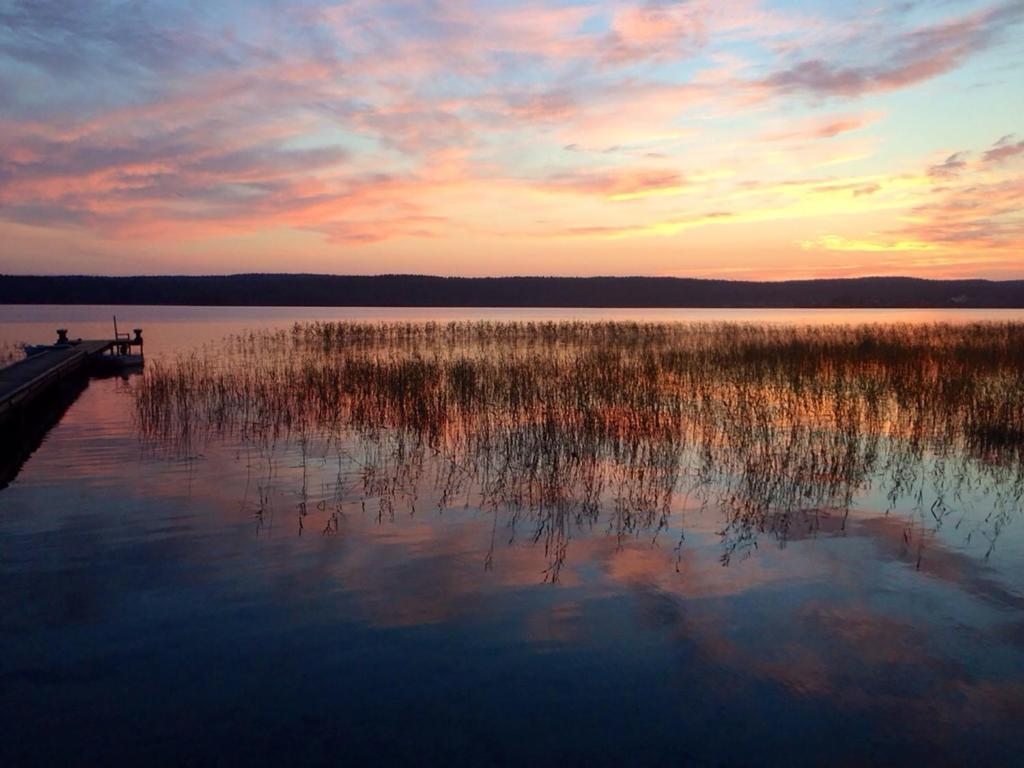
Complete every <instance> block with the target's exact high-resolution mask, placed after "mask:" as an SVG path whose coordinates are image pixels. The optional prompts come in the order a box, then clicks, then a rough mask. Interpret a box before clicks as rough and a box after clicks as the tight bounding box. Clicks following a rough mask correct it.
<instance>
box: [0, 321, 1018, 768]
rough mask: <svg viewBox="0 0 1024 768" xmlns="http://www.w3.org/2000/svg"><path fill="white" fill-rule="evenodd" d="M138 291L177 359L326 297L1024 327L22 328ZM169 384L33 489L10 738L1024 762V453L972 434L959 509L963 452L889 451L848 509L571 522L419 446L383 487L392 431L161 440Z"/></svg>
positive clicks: (348, 754)
mask: <svg viewBox="0 0 1024 768" xmlns="http://www.w3.org/2000/svg"><path fill="white" fill-rule="evenodd" d="M113 314H117V316H118V321H119V324H120V325H121V326H122V328H124V329H128V328H131V327H142V328H143V329H144V335H145V339H146V354H147V366H154V365H157V364H166V365H172V364H173V362H174V360H176V359H177V358H178V357H179V356H181V355H183V354H187V353H190V352H193V351H196V350H200V349H202V348H204V347H208V346H209V345H213V344H216V343H218V342H219V341H220V340H221V339H223V338H224V337H225V336H226V335H228V334H234V333H241V332H242V331H245V330H252V329H284V330H287V329H290V328H291V327H292V325H293V324H294V323H295V322H305V321H308V320H345V319H348V320H370V321H376V320H393V319H394V320H397V319H401V320H413V321H419V320H477V319H492V320H561V319H583V320H606V319H616V320H619V319H625V320H651V321H659V322H661V321H668V322H672V321H700V322H709V321H715V320H729V321H739V322H754V323H760V322H771V323H779V324H798V325H802V324H815V323H817V324H822V323H824V324H832V323H865V322H866V323H872V322H885V323H890V322H907V323H928V322H935V321H943V322H954V323H959V322H972V321H977V320H1000V321H1011V320H1013V321H1024V311H972V310H957V311H938V310H934V311H933V310H929V311H922V310H898V311H897V310H892V311H890V310H887V311H872V310H863V311H851V310H842V311H839V310H837V311H812V310H808V311H796V310H794V311H790V310H768V311H764V310H757V311H754V310H750V311H747V310H732V311H730V310H614V311H607V310H592V309H586V310H561V309H559V310H542V309H541V310H522V309H515V310H501V309H497V310H496V309H453V310H437V309H395V310H386V309H343V308H331V309H315V308H187V307H115V308H111V307H19V306H14V307H11V306H8V307H0V344H5V343H6V344H7V345H8V347H9V345H12V344H14V343H15V342H45V341H50V340H51V338H52V336H53V331H54V329H55V328H56V327H67V328H69V329H70V332H71V333H70V335H71V336H72V337H79V336H81V337H83V338H94V337H105V336H108V335H109V334H110V316H111V315H113ZM140 381H141V379H140V378H139V377H128V378H120V377H113V378H103V379H93V380H91V381H90V382H89V383H88V386H86V388H85V389H84V390H83V391H82V392H81V393H80V394H79V395H78V396H77V398H76V399H75V400H74V402H73V403H71V405H70V406H69V407H68V408H67V410H66V411H65V412H63V414H62V415H60V418H59V420H58V421H57V423H56V425H55V426H54V427H53V428H52V429H51V430H50V431H49V432H48V433H47V434H46V436H45V439H43V441H42V443H41V444H40V445H39V447H38V448H37V449H36V450H35V451H34V453H33V454H32V455H31V457H30V458H28V460H27V461H26V462H25V463H24V465H23V466H22V467H21V468H20V471H19V472H18V474H17V476H16V477H15V478H14V479H13V481H12V482H11V483H10V484H9V485H8V486H7V487H6V488H3V489H2V490H0V646H2V647H0V682H2V684H0V705H2V716H3V724H4V729H3V733H4V736H3V738H2V739H0V764H3V765H54V764H82V765H103V764H112V763H113V764H116V763H140V764H189V763H192V764H220V763H222V764H232V765H233V764H256V765H263V764H267V765H270V764H280V763H295V764H300V763H308V764H367V763H373V764H388V763H395V762H403V763H412V764H437V765H505V764H517V765H518V764H536V765H553V764H559V765H623V764H636V765H689V764H694V765H755V764H766V763H769V764H774V763H779V764H787V765H794V764H808V765H815V764H830V765H831V764H837V763H839V764H867V763H871V764H878V763H887V764H893V763H911V762H915V763H926V764H929V765H942V764H949V765H958V764H988V765H1010V764H1015V763H1018V762H1019V760H1020V755H1021V754H1022V752H1021V750H1022V749H1024V731H1022V729H1021V728H1020V722H1021V717H1022V716H1024V518H1022V516H1021V515H1020V514H1019V513H1020V496H1019V494H1020V469H1019V467H1014V466H1011V467H1010V468H1009V469H1006V468H1005V467H1004V468H1002V469H999V468H996V469H995V470H990V468H986V466H985V462H986V459H985V457H982V458H980V459H977V460H974V459H972V461H974V464H972V465H971V468H970V469H969V471H968V473H969V475H970V477H969V479H968V481H966V482H964V483H961V484H959V485H957V487H956V490H955V492H951V493H949V494H948V497H946V498H945V499H944V500H942V501H941V504H942V506H940V507H936V498H937V496H936V494H937V493H940V494H941V490H940V491H938V492H937V491H936V487H939V486H942V485H943V484H944V483H946V482H947V478H946V476H945V475H944V474H943V473H945V472H946V471H947V470H946V466H947V458H946V457H942V456H936V455H934V454H933V453H932V452H928V451H926V452H925V453H924V454H923V455H922V456H920V457H918V459H917V463H916V464H915V465H914V466H913V467H911V466H910V464H905V465H900V467H898V468H896V469H894V468H893V464H892V463H891V462H890V463H886V462H884V461H883V462H876V463H873V464H871V467H873V468H874V471H875V472H876V473H877V479H875V480H872V479H871V478H868V479H867V480H865V481H864V482H858V483H857V484H856V485H855V487H854V488H853V495H852V498H851V499H850V503H849V505H848V506H845V507H844V508H842V509H840V508H839V507H837V506H835V505H834V504H833V505H828V506H823V505H815V507H814V509H813V510H810V514H808V511H807V510H804V514H803V515H802V517H801V518H800V525H799V526H797V527H794V528H792V529H787V531H786V533H785V535H784V536H780V535H779V532H778V530H777V528H771V526H768V528H765V526H764V521H763V520H761V521H759V524H758V525H759V526H760V527H758V528H757V530H755V531H754V534H756V535H754V536H752V537H748V538H744V536H747V534H749V533H750V531H746V530H744V532H743V536H740V537H739V538H740V539H741V541H739V544H740V546H733V544H735V543H736V541H735V537H736V536H737V529H736V528H735V527H730V526H731V523H729V522H728V521H727V520H726V519H725V517H724V516H723V507H722V501H721V498H720V497H717V496H713V497H710V498H712V502H711V503H700V501H699V500H698V499H696V498H695V497H690V496H687V495H686V494H684V493H679V494H678V497H677V498H676V499H675V500H674V501H673V505H672V509H671V514H670V515H669V517H668V519H667V521H666V522H665V524H664V525H656V526H648V525H640V526H636V527H632V526H622V525H618V524H617V523H616V521H617V520H619V518H609V517H606V516H603V515H602V516H599V517H597V518H596V519H588V520H586V521H583V522H580V521H578V520H577V521H576V522H575V523H570V524H568V527H566V528H564V529H559V533H558V536H559V537H561V538H558V537H556V538H552V534H551V531H550V529H541V530H539V531H538V529H537V527H536V525H534V524H532V523H533V522H534V521H533V519H532V518H530V520H528V521H526V522H521V523H519V524H518V525H516V524H512V523H510V521H509V519H507V517H506V516H505V515H504V514H503V513H502V512H501V511H499V510H496V509H490V508H488V507H486V506H485V505H482V504H481V503H480V502H479V499H478V498H477V496H475V495H474V493H473V492H471V490H470V489H460V490H459V491H458V492H456V493H447V492H445V491H444V490H439V488H438V484H437V483H435V482H431V483H424V484H423V487H422V488H417V489H416V490H410V488H408V487H407V486H402V482H405V481H404V480H402V479H401V478H399V477H398V475H399V470H398V469H394V471H395V473H396V474H395V477H394V478H389V477H383V478H382V477H380V476H375V477H374V478H371V480H372V483H375V484H376V485H374V487H375V488H378V490H377V491H375V492H373V493H368V492H367V490H366V489H367V488H368V487H369V485H370V484H372V483H371V481H368V480H367V476H366V472H365V471H364V472H363V473H362V474H361V475H360V474H359V473H358V472H356V470H355V469H354V467H355V466H356V464H357V463H359V462H362V463H361V464H360V466H362V467H363V468H364V469H365V468H366V467H367V466H369V465H370V459H369V458H367V457H368V454H367V453H365V452H366V451H370V450H372V446H371V447H370V448H367V447H366V446H363V447H362V448H361V449H360V450H363V451H364V453H362V454H359V455H358V456H355V457H352V458H351V461H349V459H348V458H346V463H345V464H344V466H342V462H341V458H339V457H340V456H341V455H342V453H341V452H340V449H332V448H330V447H327V448H324V446H323V445H322V442H317V440H309V441H307V440H306V438H305V437H303V438H302V439H301V440H299V439H295V438H294V437H291V438H289V437H284V438H282V439H280V440H279V441H276V442H272V444H270V443H263V444H261V446H259V447H254V445H253V444H252V442H251V441H245V440H240V439H238V438H237V436H232V435H230V434H225V435H216V434H215V435H207V436H206V437H205V439H203V440H202V441H195V442H193V441H191V440H190V441H189V442H188V444H187V445H185V446H184V447H183V446H182V445H181V444H177V445H172V444H169V443H168V442H167V441H166V440H164V441H160V440H153V439H151V438H152V435H151V434H148V433H145V431H144V430H142V429H141V428H140V424H139V423H138V419H137V417H136V412H135V409H134V402H135V401H134V396H135V392H136V390H137V388H138V387H139V385H140ZM1022 397H1024V393H1022ZM332 451H334V452H332ZM346 455H347V454H346ZM687 456H689V454H687ZM336 458H337V462H336V461H335V459H336ZM690 458H692V459H693V461H696V460H697V457H696V456H693V457H690ZM953 459H955V457H949V458H948V463H950V464H952V463H954V461H953ZM687 460H689V459H687ZM424 461H426V463H427V464H428V465H429V467H433V464H432V463H431V462H436V461H437V458H436V455H434V456H433V457H432V455H431V453H430V452H429V451H428V452H426V459H425V460H424ZM684 463H685V462H684ZM434 470H436V467H434ZM434 470H431V471H434ZM374 471H375V472H378V473H379V468H378V467H377V466H376V465H375V466H374ZM897 471H898V472H911V473H912V475H909V476H907V477H906V478H905V482H903V483H902V485H901V484H900V483H897V485H896V486H895V487H896V488H897V490H896V491H893V488H894V485H893V484H892V482H890V481H891V479H892V477H891V476H892V475H893V474H894V472H897ZM427 474H429V472H427V471H426V470H424V476H426V475H427ZM684 474H685V473H684ZM883 476H884V479H883ZM396 478H397V479H396ZM716 482H718V483H724V484H725V485H728V484H729V482H730V480H729V479H728V478H724V477H723V478H716ZM388 483H391V490H390V496H387V499H389V500H388V503H387V504H386V505H385V503H384V499H385V497H386V494H384V493H383V492H381V491H380V490H379V488H380V487H381V485H382V484H383V485H384V486H387V485H388ZM397 486H401V487H400V488H399V490H398V492H395V487H397ZM705 501H707V499H705ZM526 506H527V507H528V506H529V505H526ZM937 509H938V510H939V512H936V510H937ZM731 537H733V538H731ZM555 563H556V564H557V567H556V568H555V569H554V570H553V564H555Z"/></svg>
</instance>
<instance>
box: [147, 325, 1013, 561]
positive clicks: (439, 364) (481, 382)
mask: <svg viewBox="0 0 1024 768" xmlns="http://www.w3.org/2000/svg"><path fill="white" fill-rule="evenodd" d="M133 394H134V402H135V412H136V417H137V421H138V426H139V429H140V432H141V434H142V436H143V438H144V440H145V441H146V442H147V444H148V445H149V446H150V447H151V448H152V449H154V450H165V451H168V452H170V453H171V454H173V455H176V456H195V455H197V454H198V453H200V452H201V450H202V446H203V445H204V444H205V443H207V442H208V441H211V440H219V441H223V440H226V439H230V440H233V441H239V442H240V443H241V444H243V445H244V446H245V447H246V450H247V451H252V452H254V453H255V455H256V457H257V460H256V461H254V462H253V466H254V467H256V468H257V474H259V475H260V478H259V479H258V480H257V481H256V486H257V492H256V495H257V496H258V497H259V502H258V503H257V505H256V515H257V517H258V518H259V519H262V516H263V515H264V514H265V508H266V504H267V498H268V497H267V495H266V488H267V487H268V485H269V484H270V483H271V482H272V481H273V480H274V475H275V472H276V471H277V469H276V467H277V462H276V461H275V457H277V458H280V457H282V456H286V455H287V456H290V457H294V458H296V459H297V461H298V463H299V471H298V472H296V473H295V474H296V477H295V479H294V482H296V483H300V484H301V489H300V491H299V493H298V499H299V501H298V503H297V508H296V510H295V512H296V516H297V520H298V526H299V531H300V532H302V531H305V530H307V529H308V526H307V518H308V517H309V516H310V515H311V514H314V513H315V514H316V515H317V517H318V521H317V525H318V527H319V529H320V530H322V532H323V533H325V534H329V533H332V532H337V531H338V524H339V519H340V517H341V516H343V515H344V513H345V505H346V504H349V505H357V506H358V507H359V508H360V509H367V505H368V504H369V505H370V507H371V508H372V511H374V512H375V513H376V514H377V515H378V516H379V517H380V519H381V520H384V519H388V518H391V517H393V516H394V515H395V514H397V513H398V512H399V511H405V512H408V513H410V514H415V513H416V512H417V511H418V510H422V509H426V508H431V507H434V508H438V509H451V508H457V507H460V506H464V507H471V508H473V509H478V510H482V511H484V512H486V513H489V514H491V515H493V536H492V545H491V550H490V552H489V553H488V554H487V555H486V557H485V564H488V565H489V564H490V563H491V562H492V559H493V548H494V546H495V544H496V543H498V542H500V541H502V540H506V541H515V540H516V538H517V537H528V538H530V539H531V540H532V541H534V542H536V543H537V544H539V545H542V546H543V549H544V552H545V555H546V558H547V563H548V566H547V569H546V570H545V578H547V579H550V580H557V579H558V578H559V574H560V572H561V570H562V567H563V565H564V564H565V561H566V558H567V556H568V552H569V544H570V542H571V540H572V539H573V537H574V536H575V535H577V534H579V533H580V532H582V531H585V530H590V529H594V528H598V529H601V530H605V531H607V532H608V533H611V534H614V535H615V536H618V537H622V538H625V537H633V536H638V535H641V534H644V533H647V534H650V535H652V536H658V535H661V534H662V532H665V531H669V530H670V529H671V530H672V532H673V533H672V535H673V536H678V537H679V538H678V546H679V547H682V546H684V543H685V530H686V527H685V522H686V521H685V514H686V513H685V510H687V509H693V508H694V507H699V508H702V509H705V510H708V509H710V510H713V511H715V512H717V513H718V514H720V515H721V520H722V525H721V529H720V536H721V540H722V555H721V559H722V562H723V563H726V564H727V563H729V562H730V561H731V560H732V559H733V558H735V557H737V556H740V557H742V556H746V555H748V554H749V553H750V552H751V551H752V550H753V549H754V548H756V546H757V543H758V540H759V539H760V538H761V537H763V536H769V537H770V538H772V539H774V540H776V541H778V542H779V543H781V544H785V542H786V541H788V540H791V539H793V538H794V537H802V536H806V535H813V534H814V533H815V532H816V531H818V530H819V528H820V526H821V521H822V520H823V519H825V518H827V519H828V520H829V521H830V523H829V524H830V525H832V526H833V527H834V525H835V524H834V522H831V521H835V520H839V521H841V522H840V523H839V529H840V530H842V526H843V524H844V523H843V522H842V521H844V520H845V518H846V515H847V514H848V512H849V510H850V508H851V506H852V505H853V504H854V503H855V500H856V499H858V498H861V497H864V496H867V495H869V494H872V493H875V494H876V495H877V494H879V493H880V494H882V495H883V496H884V498H885V499H886V500H887V501H886V504H887V506H888V511H891V512H899V513H900V519H901V520H902V521H903V525H904V529H903V540H904V545H905V547H906V552H907V554H908V556H909V557H911V558H913V559H914V561H915V562H916V563H917V564H918V565H920V562H921V558H922V557H923V555H924V543H925V541H926V540H927V535H926V534H927V532H929V531H934V530H937V529H938V528H940V527H942V526H943V525H944V524H945V522H946V521H947V519H949V518H950V517H952V518H954V519H955V523H956V524H957V525H960V526H962V528H963V533H964V536H965V537H967V538H968V539H970V538H972V537H979V538H982V539H983V540H985V541H986V549H987V551H988V552H991V551H992V548H993V547H994V546H995V544H996V541H997V539H998V536H999V534H1000V532H1001V531H1002V530H1003V528H1004V527H1005V526H1006V525H1007V524H1008V523H1009V522H1010V521H1011V520H1012V519H1013V517H1014V515H1015V513H1016V511H1017V509H1018V508H1019V505H1020V501H1021V497H1022V495H1024V454H1022V446H1024V396H1022V395H1024V324H1014V323H1004V324H995V323H978V324H965V325H942V324H933V325H874V326H826V327H822V326H816V327H783V326H764V325H740V324H645V323H625V322H612V323H573V322H553V323H491V322H459V323H448V324H436V323H387V324H384V323H381V324H373V323H344V322H342V323H306V324H297V325H295V326H294V327H293V328H292V329H291V331H290V332H288V331H280V332H273V331H260V332H252V333H246V334H241V335H236V336H232V337H230V338H228V339H227V340H226V341H225V342H224V343H223V344H222V345H219V346H216V347H209V348H206V349H204V350H203V351H201V352H197V353H194V354H191V355H187V356H182V357H180V358H178V359H177V360H175V361H173V362H170V363H167V362H164V363H157V364H154V365H151V366H150V367H149V369H148V370H147V372H146V374H145V376H144V377H143V378H142V380H141V381H140V382H139V383H138V385H137V386H135V387H134V388H133ZM311 478H312V479H311ZM976 498H981V499H983V501H982V502H980V503H982V504H983V505H984V509H982V510H981V511H980V513H979V514H973V513H972V514H967V512H965V510H967V509H969V508H970V505H971V504H972V503H973V502H972V499H976ZM965 521H966V522H965Z"/></svg>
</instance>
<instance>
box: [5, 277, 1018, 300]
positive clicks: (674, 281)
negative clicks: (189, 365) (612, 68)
mask: <svg viewBox="0 0 1024 768" xmlns="http://www.w3.org/2000/svg"><path fill="white" fill-rule="evenodd" d="M0 304H175V305H195V306H296V307H297V306H307V307H319V306H332V307H340V306H351V307H371V306H373V307H809V308H813V307H883V308H884V307H989V308H994V307H1013V308H1024V280H1010V281H990V280H920V279H916V278H909V277H864V278H854V279H836V280H788V281H784V282H748V281H734V280H698V279H691V278H672V277H431V276H427V275H378V276H340V275H284V274H243V275H227V276H180V277H179V276H168V277H89V276H80V275H70V276H59V277H51V276H23V275H0Z"/></svg>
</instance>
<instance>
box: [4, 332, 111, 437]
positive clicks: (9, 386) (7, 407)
mask: <svg viewBox="0 0 1024 768" xmlns="http://www.w3.org/2000/svg"><path fill="white" fill-rule="evenodd" d="M115 344H116V342H115V341H106V340H97V341H80V342H78V343H76V344H74V345H72V346H68V347H65V348H63V349H52V350H49V351H46V352H41V353H40V354H38V355H33V356H32V357H29V358H26V359H25V360H21V361H19V362H17V363H14V364H13V365H9V366H7V367H6V368H3V369H0V422H2V421H5V420H6V419H7V418H8V417H9V416H11V415H12V414H14V413H16V412H17V411H18V410H20V409H21V408H23V407H24V406H27V405H28V404H29V403H30V402H31V401H33V400H35V399H36V398H37V397H38V396H39V395H41V394H43V393H44V392H46V391H47V390H49V389H50V388H51V387H52V386H53V385H55V384H56V383H58V382H59V381H61V380H62V379H65V378H67V377H69V376H73V375H78V374H79V373H81V372H82V370H83V369H84V368H85V367H86V366H87V364H88V363H89V362H90V361H91V360H93V359H94V358H97V357H99V356H100V355H102V354H103V353H105V352H107V351H108V350H110V349H111V348H112V347H113V346H114V345H115Z"/></svg>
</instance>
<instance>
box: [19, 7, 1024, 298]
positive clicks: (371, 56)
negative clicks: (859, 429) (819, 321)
mask: <svg viewBox="0 0 1024 768" xmlns="http://www.w3.org/2000/svg"><path fill="white" fill-rule="evenodd" d="M0 147H2V152H0V272H14V273H91V274H166V273H226V272H246V271H272V272H300V271H301V272H328V273H352V274H366V273H385V272H405V273H408V272H415V273H429V274H451V275H507V274H560V275H594V274H605V275H613V274H649V275H677V276H690V275H692V276H709V277H710V276H717V277H734V278H756V279H784V278H790V277H808V276H810V277H817V276H832V275H835V276H855V275H868V274H907V275H919V276H925V277H959V276H980V277H990V278H1011V277H1015V278H1020V277H1024V214H1022V210H1024V0H1010V1H1008V2H957V1H956V0H934V1H933V2H914V1H913V0H909V1H908V2H891V3H883V2H874V3H872V2H865V3H861V2H846V3H838V2H817V3H814V2H767V1H765V2H756V1H755V0H737V1H736V2H711V1H710V0H708V1H707V2H705V1H703V0H692V1H691V2H646V3H629V2H604V3H590V2H563V3H559V2H546V3H540V2H535V3H518V2H456V1H453V0H435V1H434V2H395V3H390V2H367V1H366V0H355V1H354V2H341V3H328V2H285V0H259V1H256V0H245V1H244V2H243V1H242V0H239V1H238V2H216V1H213V0H210V1H209V2H199V1H198V0H197V1H195V2H191V1H187V0H159V1H157V0H149V1H147V2H87V1H86V0H74V1H71V0H23V1H19V0H0Z"/></svg>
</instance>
